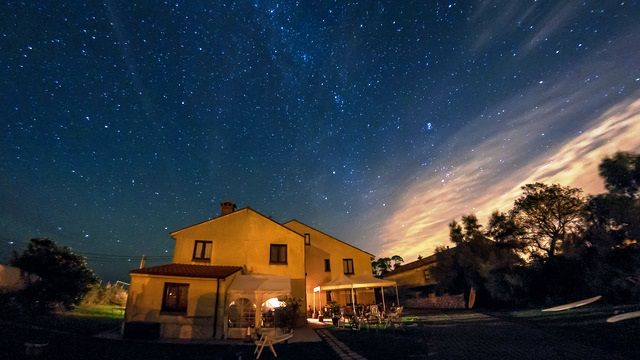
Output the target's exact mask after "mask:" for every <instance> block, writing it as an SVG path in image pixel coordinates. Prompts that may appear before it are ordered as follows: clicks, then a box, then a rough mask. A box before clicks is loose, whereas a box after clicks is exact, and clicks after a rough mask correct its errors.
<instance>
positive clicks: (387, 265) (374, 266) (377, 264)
mask: <svg viewBox="0 0 640 360" xmlns="http://www.w3.org/2000/svg"><path fill="white" fill-rule="evenodd" d="M392 261H393V264H391V262H392ZM403 262H404V259H402V257H400V256H399V255H393V256H392V257H390V258H388V257H383V258H378V259H376V260H373V261H371V271H372V272H373V275H374V276H377V277H382V276H384V275H385V274H386V273H388V272H390V271H391V270H395V269H397V268H398V267H400V265H402V263H403Z"/></svg>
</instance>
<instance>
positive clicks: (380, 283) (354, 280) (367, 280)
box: [313, 274, 396, 292]
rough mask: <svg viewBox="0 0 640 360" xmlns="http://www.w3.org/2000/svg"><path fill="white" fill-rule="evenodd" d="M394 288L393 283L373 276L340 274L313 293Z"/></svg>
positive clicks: (317, 287)
mask: <svg viewBox="0 0 640 360" xmlns="http://www.w3.org/2000/svg"><path fill="white" fill-rule="evenodd" d="M389 286H396V282H395V281H390V280H383V279H378V278H376V277H374V276H373V275H353V276H347V275H344V274H340V276H338V277H337V278H335V279H333V280H331V281H329V282H327V283H325V284H322V285H320V286H316V287H315V288H314V289H313V291H314V292H320V291H327V290H342V289H362V288H379V287H389Z"/></svg>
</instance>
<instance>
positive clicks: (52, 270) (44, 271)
mask: <svg viewBox="0 0 640 360" xmlns="http://www.w3.org/2000/svg"><path fill="white" fill-rule="evenodd" d="M11 265H13V266H16V267H18V268H20V269H22V270H23V271H25V272H27V273H29V274H34V275H37V276H38V277H39V279H38V280H36V281H33V282H30V283H29V284H28V285H27V287H26V288H25V289H24V290H22V291H21V292H20V293H19V296H18V299H19V300H20V302H22V304H24V305H26V306H27V307H28V308H29V310H32V311H36V312H50V311H52V310H54V309H56V308H61V309H63V310H65V309H69V308H71V307H73V306H74V305H77V304H79V303H80V301H81V300H82V297H83V296H84V295H85V294H86V293H87V291H89V288H90V286H91V285H92V284H94V283H95V282H96V280H97V279H96V276H95V274H94V272H93V271H92V270H91V269H90V268H89V266H88V265H87V263H86V261H85V259H84V258H83V257H82V256H79V255H76V254H75V253H74V252H73V251H72V250H71V249H70V248H68V247H66V246H63V247H60V246H58V245H57V244H56V243H55V242H54V241H53V240H49V239H31V241H30V242H29V244H28V246H27V248H26V250H24V252H23V253H22V254H18V253H17V252H14V254H13V258H12V260H11Z"/></svg>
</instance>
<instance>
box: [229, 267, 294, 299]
mask: <svg viewBox="0 0 640 360" xmlns="http://www.w3.org/2000/svg"><path fill="white" fill-rule="evenodd" d="M228 294H229V298H230V299H234V298H239V297H244V298H247V299H250V300H253V301H254V303H256V304H262V303H263V302H265V301H266V300H268V299H271V298H274V297H279V296H286V295H290V294H291V278H289V277H288V276H277V275H258V274H255V275H253V274H252V275H237V276H236V277H235V279H233V282H232V283H231V285H229V289H228Z"/></svg>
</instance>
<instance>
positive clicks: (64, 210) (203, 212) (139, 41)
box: [0, 1, 640, 281]
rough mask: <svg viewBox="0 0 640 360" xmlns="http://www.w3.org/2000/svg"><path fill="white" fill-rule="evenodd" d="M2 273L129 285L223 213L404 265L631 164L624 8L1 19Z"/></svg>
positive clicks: (13, 13) (86, 6) (449, 7)
mask: <svg viewBox="0 0 640 360" xmlns="http://www.w3.org/2000/svg"><path fill="white" fill-rule="evenodd" d="M0 16H1V17H0V18H1V19H2V20H0V94H1V96H0V119H1V122H0V125H1V128H2V141H1V143H0V255H1V256H0V260H1V261H6V260H7V259H8V258H9V256H10V254H11V251H12V250H22V249H23V248H24V246H25V244H26V242H27V241H28V240H29V239H30V238H32V237H49V238H52V239H54V240H56V241H57V242H58V243H60V244H62V245H67V246H71V247H72V248H73V249H74V250H76V251H77V252H79V253H81V254H85V255H87V256H88V259H89V262H90V265H91V266H92V267H93V268H94V269H95V270H96V272H97V273H98V274H99V275H100V276H101V277H102V278H104V279H111V280H117V279H120V280H124V281H127V279H128V275H127V272H128V270H130V269H132V268H135V267H136V266H137V264H138V261H139V258H140V256H141V255H142V254H146V255H147V256H149V262H148V264H151V265H153V264H160V263H166V262H170V258H169V256H170V255H171V253H172V251H173V240H172V239H171V238H170V237H169V232H170V231H171V230H175V229H177V228H181V227H184V226H187V225H190V224H194V223H197V222H200V221H203V220H205V219H208V218H211V217H214V216H216V215H217V214H218V213H219V203H220V202H221V201H224V200H231V201H234V202H236V203H237V205H238V207H240V208H241V207H245V206H250V207H252V208H254V209H256V210H258V211H260V212H262V213H264V214H265V215H268V216H271V217H273V218H274V219H275V220H277V221H287V220H290V219H292V218H296V219H298V220H300V221H302V222H305V223H308V224H310V225H312V226H315V227H318V228H319V229H321V230H323V231H325V232H327V233H329V234H332V235H334V236H336V237H338V238H340V239H342V240H345V241H347V242H350V243H352V244H354V245H356V246H358V247H361V248H363V249H364V250H366V251H369V252H372V253H374V254H377V255H380V256H391V255H395V254H399V255H401V256H403V257H404V258H405V260H407V261H412V260H415V259H416V257H417V255H418V254H421V255H423V256H426V255H429V254H431V253H432V252H433V250H434V248H435V246H437V245H439V244H443V243H446V241H447V231H448V229H447V223H448V222H449V221H451V220H452V219H454V218H459V217H460V216H461V215H464V214H468V213H471V212H474V213H476V214H478V216H479V217H480V219H481V221H483V222H485V221H486V218H487V216H488V215H489V214H490V212H491V211H492V210H493V209H496V208H500V209H508V208H509V207H510V206H511V205H512V203H513V199H514V197H516V196H517V195H518V194H519V187H520V186H521V185H523V184H525V183H528V182H533V181H545V182H548V183H552V182H559V183H562V184H563V185H573V186H579V187H582V188H583V189H584V190H585V192H587V193H597V192H600V191H602V182H601V180H600V179H599V178H598V176H597V165H598V163H599V161H600V159H602V157H604V156H605V155H610V154H613V153H614V152H615V151H617V150H631V151H638V150H640V3H639V2H638V1H579V2H577V1H537V2H535V1H486V2H478V3H476V2H466V1H465V2H435V1H424V2H409V1H389V2H373V1H371V2H369V1H359V2H357V1H356V2H354V1H336V2H334V1H331V2H320V1H297V2H296V1H282V2H277V1H236V2H223V1H205V2H202V3H200V4H197V3H196V2H195V1H179V2H175V1H170V2H160V1H146V2H145V1H106V2H83V1H73V2H70V3H69V4H63V2H61V1H24V2H13V1H9V2H7V3H3V4H2V5H0Z"/></svg>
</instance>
